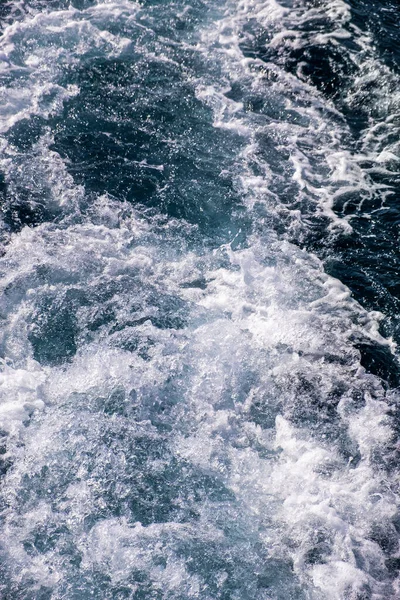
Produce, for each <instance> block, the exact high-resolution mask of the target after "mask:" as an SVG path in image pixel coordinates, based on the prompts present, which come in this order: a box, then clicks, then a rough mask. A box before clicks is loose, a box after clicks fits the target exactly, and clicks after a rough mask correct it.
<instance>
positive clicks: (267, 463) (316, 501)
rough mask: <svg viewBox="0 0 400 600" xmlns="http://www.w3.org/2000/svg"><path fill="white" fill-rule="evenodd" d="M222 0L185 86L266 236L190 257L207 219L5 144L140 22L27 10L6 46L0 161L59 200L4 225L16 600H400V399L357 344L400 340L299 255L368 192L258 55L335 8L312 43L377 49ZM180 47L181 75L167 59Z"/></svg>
mask: <svg viewBox="0 0 400 600" xmlns="http://www.w3.org/2000/svg"><path fill="white" fill-rule="evenodd" d="M207 4H208V5H209V6H211V8H212V10H211V16H212V18H210V19H209V20H208V21H207V22H206V23H205V24H204V26H203V28H202V29H201V30H200V31H199V32H198V36H197V40H196V45H195V47H196V51H197V52H198V54H199V56H201V57H202V60H203V61H205V62H206V64H207V66H208V69H207V70H206V71H205V72H204V70H203V71H202V72H201V73H196V71H195V68H194V69H193V72H191V73H189V74H188V76H187V80H188V82H189V83H190V85H192V89H193V93H194V94H196V96H197V98H198V99H199V100H200V101H201V102H203V103H204V105H205V106H209V107H211V110H212V116H213V121H214V127H215V128H217V129H218V130H221V129H222V130H223V129H227V130H234V131H235V132H237V134H238V136H239V137H240V138H241V140H242V145H241V148H242V149H241V152H240V154H239V155H238V156H234V157H232V161H231V169H232V171H233V172H234V173H235V183H236V186H237V190H238V191H239V193H240V194H241V197H242V199H243V204H244V205H245V207H246V210H247V211H248V215H249V218H250V220H252V222H253V227H252V230H253V231H252V233H251V234H249V235H248V239H247V241H246V244H245V246H244V247H235V245H234V240H233V242H231V243H227V244H224V245H221V246H219V247H211V248H210V247H209V246H201V245H199V244H198V245H196V244H193V245H192V246H190V244H189V243H188V242H187V239H189V238H190V235H192V234H193V235H194V234H195V233H196V231H195V230H196V228H195V226H191V225H188V224H183V223H181V222H179V221H178V220H174V219H170V220H168V221H166V220H165V219H163V218H161V217H160V218H156V217H152V218H150V217H148V218H145V217H144V216H143V214H141V213H140V211H138V210H136V209H135V208H133V207H131V206H127V205H125V204H124V203H122V202H118V201H117V200H116V199H112V198H110V197H109V196H107V195H106V194H105V195H102V196H100V197H98V198H97V200H96V202H94V203H93V204H92V205H91V210H90V211H87V212H86V213H85V214H83V213H81V212H80V211H81V207H82V205H83V204H84V203H85V189H84V187H83V186H78V185H76V184H75V183H74V180H73V177H72V176H71V175H70V174H69V172H68V164H67V163H66V162H64V161H63V160H62V159H61V157H60V156H59V155H58V154H57V153H56V152H55V151H54V150H51V144H52V137H51V132H50V131H47V132H46V134H45V135H44V136H42V137H41V138H40V139H39V140H38V141H37V142H36V143H35V144H34V145H33V147H32V150H31V151H30V153H29V154H24V153H23V152H18V151H17V149H16V148H15V147H14V146H13V144H12V143H11V142H9V141H8V138H7V132H8V131H9V130H10V129H11V128H12V127H13V126H14V125H15V124H16V123H17V122H19V121H21V120H23V119H30V118H32V117H35V116H39V117H41V118H42V119H44V120H46V119H49V118H50V116H51V115H53V114H57V113H59V112H60V111H61V110H62V107H63V103H64V102H65V101H67V100H68V99H69V98H71V97H72V96H77V95H78V94H79V89H77V88H75V87H73V88H69V87H68V85H65V84H64V80H63V75H64V72H65V71H66V69H67V68H71V67H74V66H75V65H79V64H80V62H81V61H83V60H85V59H86V58H87V57H91V56H93V55H95V56H100V57H101V58H105V59H106V58H107V57H110V56H113V57H115V56H122V55H123V53H124V52H125V51H126V49H127V48H128V47H129V46H130V45H134V44H135V38H134V36H133V35H132V37H129V31H130V30H129V26H128V25H129V24H132V26H134V25H135V24H136V20H139V17H140V18H141V19H142V20H141V21H140V26H141V27H145V26H146V27H147V26H148V27H150V25H147V24H146V25H143V20H144V19H143V14H144V15H145V14H146V13H145V11H146V8H145V7H141V6H140V5H139V4H136V3H134V2H126V1H123V0H118V1H113V2H98V3H96V4H94V5H93V6H90V7H88V8H86V9H82V10H78V9H73V8H69V9H68V10H53V11H51V10H48V11H42V12H40V11H39V12H35V11H31V12H27V14H26V16H25V17H21V18H20V19H17V20H16V21H15V22H14V23H12V24H10V25H8V26H7V27H6V28H5V30H4V35H3V37H2V40H1V43H0V52H2V53H4V56H5V59H4V61H3V63H2V64H3V66H4V69H3V70H2V72H3V71H4V72H5V73H8V75H7V77H9V79H7V77H6V79H5V80H4V82H3V87H2V90H1V94H2V98H3V102H2V108H0V117H1V126H0V127H1V128H0V131H1V133H2V136H3V137H2V154H1V161H2V162H1V163H0V164H1V168H2V170H3V172H4V173H5V178H6V182H7V183H8V185H10V186H12V185H13V184H15V182H17V181H18V178H25V181H26V180H27V179H29V178H31V180H32V181H34V179H35V178H38V179H39V180H40V181H41V182H42V185H43V188H44V189H45V190H46V194H47V196H46V198H47V200H46V202H48V204H49V206H53V205H57V206H58V210H59V212H58V213H57V220H55V221H54V222H48V223H42V224H40V225H38V226H36V227H34V228H29V227H24V228H22V230H21V231H19V232H15V233H12V234H10V236H9V239H8V240H7V244H6V245H5V248H4V255H3V256H2V257H1V259H0V270H1V274H2V280H1V299H0V318H1V321H2V329H1V334H0V349H1V356H2V359H1V360H2V363H1V367H2V370H1V374H0V398H1V400H0V402H1V403H0V422H1V435H2V441H3V442H4V449H5V454H3V455H2V459H3V464H4V465H5V466H7V467H8V468H7V469H6V468H5V469H4V471H6V472H5V474H4V475H3V476H2V477H3V479H2V504H1V509H2V521H1V528H2V535H1V546H0V552H1V561H2V565H4V567H2V569H3V570H0V590H1V592H0V593H4V595H5V596H4V597H5V598H12V597H13V595H12V594H14V597H15V598H18V599H19V598H24V597H26V598H28V597H29V598H32V599H35V600H36V599H39V598H45V597H46V598H51V599H52V600H58V599H59V600H62V599H63V600H65V599H68V600H69V599H71V600H73V599H75V598H82V599H84V598H87V597H88V598H89V597H92V596H93V594H94V595H95V594H97V596H96V595H95V597H96V598H97V597H98V598H102V599H103V598H147V597H148V598H156V599H168V600H170V599H171V600H182V599H185V600H186V599H188V598H191V599H201V600H211V599H212V600H215V599H217V598H221V599H222V598H224V599H226V598H229V600H231V599H232V600H256V599H257V600H283V599H285V600H286V599H288V598H296V599H297V598H298V599H302V600H303V599H304V600H306V599H307V600H309V599H310V600H356V599H357V600H361V599H362V598H363V599H370V600H392V599H393V600H395V599H396V598H398V597H399V594H400V587H399V582H398V579H396V577H395V575H393V568H392V567H393V565H396V564H397V563H396V561H397V562H398V561H399V548H398V508H399V507H398V498H399V497H398V474H397V473H398V471H397V470H396V467H393V461H394V460H395V458H396V456H397V455H396V451H397V450H398V448H397V447H396V440H395V434H394V429H393V423H392V419H391V417H392V414H393V411H394V410H395V409H396V406H397V405H398V396H397V394H396V392H390V393H389V392H386V391H385V389H384V387H383V386H382V383H381V382H380V380H379V379H378V378H376V377H374V376H372V375H371V374H368V373H367V372H366V371H365V369H364V368H363V367H362V366H361V364H360V354H359V351H358V350H357V349H356V348H355V345H354V344H355V342H357V340H369V341H370V342H371V343H372V342H374V343H377V344H381V345H383V346H389V347H390V348H391V349H392V350H393V351H394V350H395V349H394V346H393V344H392V342H391V340H386V339H384V338H382V336H381V335H380V334H379V331H378V329H379V319H380V318H381V315H379V313H370V312H368V311H366V310H364V309H363V308H362V307H361V306H360V305H359V304H357V302H356V301H355V300H354V299H353V298H352V297H351V294H350V292H349V290H348V289H347V288H346V287H345V286H344V285H343V284H341V282H340V281H338V280H335V279H334V278H332V277H329V276H327V275H326V274H325V273H324V269H323V265H322V263H321V261H320V260H318V258H317V257H315V256H314V255H311V254H309V253H307V252H305V251H304V250H301V249H300V248H299V247H298V246H296V245H295V244H293V243H291V242H290V241H288V238H289V233H291V235H292V239H293V237H295V236H296V234H297V235H299V236H301V234H302V231H303V230H304V229H305V228H307V219H308V218H309V217H310V215H312V214H314V213H315V211H320V212H321V213H322V214H323V215H325V216H326V217H327V218H329V219H330V223H331V229H334V228H335V227H340V228H344V229H349V228H350V227H351V223H349V222H348V220H346V219H345V218H339V217H338V216H337V215H336V214H335V213H334V211H333V208H332V207H333V202H334V199H335V195H337V194H341V193H345V192H346V191H348V190H349V189H351V190H354V189H355V188H357V189H361V190H365V193H372V192H371V185H372V184H371V182H370V179H369V176H368V173H366V172H365V171H364V170H363V169H362V167H361V166H360V165H359V157H358V156H354V154H353V153H352V151H350V150H349V149H348V148H347V146H346V139H347V137H348V130H347V128H346V125H345V122H344V119H343V118H342V117H341V115H340V114H338V111H337V110H336V109H335V108H334V106H333V104H331V103H329V102H328V101H326V100H325V99H324V98H323V97H322V95H321V94H319V93H318V92H317V91H316V90H315V89H313V88H312V86H310V84H309V83H307V82H305V81H304V80H303V79H302V77H301V76H295V75H290V74H288V73H287V72H285V70H284V69H283V68H282V67H281V66H279V65H276V64H272V63H268V62H263V61H262V60H261V59H259V58H251V57H246V56H244V53H243V44H244V42H245V41H246V37H249V36H250V37H251V35H252V34H251V28H253V29H252V30H253V31H261V30H268V31H269V32H270V33H271V34H270V40H269V42H268V43H269V44H270V45H272V46H274V47H279V45H282V46H283V47H286V46H288V45H290V46H293V47H296V46H299V45H301V44H302V43H309V39H307V40H305V39H304V36H303V34H302V33H301V32H299V29H296V27H299V24H300V23H301V20H302V19H303V20H304V19H312V18H314V17H315V18H316V17H317V16H318V15H320V14H323V15H324V16H327V17H329V18H330V19H331V20H332V23H333V27H332V31H330V32H329V33H328V34H326V35H325V36H322V34H319V37H318V36H316V39H315V40H314V41H315V42H316V43H319V44H324V43H326V42H327V39H328V37H329V40H330V41H331V42H332V41H333V43H340V40H342V39H346V36H348V35H353V36H357V43H359V44H360V45H361V44H363V45H364V46H363V47H365V48H367V50H368V52H369V53H370V54H371V56H372V48H369V47H368V46H367V44H369V41H368V38H366V37H365V36H363V35H361V33H360V32H358V31H355V30H354V28H352V27H351V18H350V17H351V15H350V11H349V8H348V6H347V5H346V4H345V3H344V2H341V1H336V2H330V3H329V4H326V5H323V6H320V7H319V8H314V9H308V8H305V7H304V6H300V7H298V8H296V9H292V8H289V7H283V6H281V5H280V4H278V3H277V2H275V1H267V2H256V1H253V0H249V1H243V2H239V3H232V2H227V3H226V4H225V5H224V6H223V7H213V3H211V2H210V3H207ZM160 10H161V9H160ZM121 23H124V24H125V25H126V30H125V31H124V32H123V34H122V33H121V34H118V33H117V32H116V29H117V27H116V25H119V26H120V25H121ZM246 23H247V24H250V25H251V27H250V29H249V28H247V29H246V27H245V24H246ZM135 26H136V25H135ZM327 36H328V37H327ZM160 43H161V44H162V45H163V47H164V48H165V55H164V56H163V58H162V60H167V59H168V57H169V54H168V53H169V52H170V48H171V46H172V43H170V40H164V39H163V40H160ZM367 50H365V52H367ZM141 51H143V52H145V49H142V50H141ZM171 60H172V58H171ZM15 70H18V73H19V76H18V78H16V79H15V80H14V79H13V78H12V73H13V71H15ZM300 75H301V74H300ZM357 85H358V84H357ZM235 91H236V95H235V93H234V92H235ZM256 101H259V102H260V103H261V104H262V102H264V105H263V109H262V110H260V111H258V112H257V111H256V110H255V109H254V110H252V109H251V106H253V107H254V106H255V105H256ZM385 119H386V121H387V120H388V119H389V117H385ZM386 121H385V122H386ZM369 139H370V138H368V136H367V135H366V137H365V140H366V144H367V145H368V143H369ZM374 139H375V138H374ZM371 143H372V145H374V144H375V141H373V142H371ZM268 144H269V146H268ZM269 147H272V151H271V150H266V148H269ZM372 152H375V153H376V157H375V158H376V160H377V161H382V160H383V159H384V155H383V154H382V152H394V150H393V148H391V149H390V148H389V149H386V150H381V149H379V154H378V150H376V148H375V149H373V150H372ZM275 153H276V155H279V157H286V159H285V160H284V161H283V160H281V162H280V163H279V165H278V166H277V165H274V164H273V162H272V159H273V156H274V154H275ZM379 157H380V158H379ZM282 190H287V197H288V201H287V203H285V202H283V200H282V198H283V194H282ZM280 221H282V222H284V223H285V226H286V227H287V230H288V232H289V233H287V235H283V236H279V235H278V234H277V233H276V232H275V230H274V225H275V224H276V223H277V222H280ZM285 237H286V239H285ZM199 282H200V283H199ZM59 315H62V316H63V318H64V317H65V318H68V319H70V320H71V322H73V323H74V327H75V328H76V333H75V338H74V342H75V345H76V351H75V352H74V353H71V356H70V357H69V360H65V361H61V362H59V363H58V364H53V365H52V364H41V362H40V360H38V357H37V355H35V349H34V343H33V341H32V340H35V343H38V339H39V341H40V331H43V330H44V329H45V328H46V327H48V323H49V322H50V323H51V319H53V320H54V322H55V323H57V318H58V317H59ZM110 315H111V317H110V318H108V317H109V316H110ZM178 317H179V318H178ZM99 323H100V324H99ZM160 323H161V324H160ZM165 323H167V325H165ZM163 324H164V325H163ZM41 328H42V329H41ZM38 332H39V333H38ZM61 341H62V340H60V339H59V338H57V337H56V342H57V343H60V342H61ZM49 343H50V342H49ZM43 352H45V351H43ZM35 356H36V358H35ZM45 362H46V361H43V363H45ZM168 478H169V479H168ZM199 481H200V483H199ZM154 482H155V483H154ZM146 485H147V486H150V488H151V489H152V494H153V495H152V496H150V498H151V499H152V502H153V504H151V502H150V501H149V502H148V503H146V502H147V499H146V498H145V491H146V490H147V488H146ZM151 486H154V487H151ZM132 506H133V507H134V508H132ZM163 507H164V512H162V508H163ZM165 507H166V508H165ZM171 507H172V508H171ZM135 510H136V511H137V513H135ZM113 511H114V512H113ZM124 511H125V512H124ZM129 511H131V513H129ZM132 514H133V515H136V514H137V515H138V517H137V518H136V519H134V518H133V517H132ZM46 536H47V537H46ZM135 578H136V579H135ZM7 594H8V595H7ZM24 594H25V596H24ZM45 594H47V596H45ZM99 594H100V595H99ZM101 594H103V595H101ZM124 594H125V595H124ZM135 594H137V595H135Z"/></svg>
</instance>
